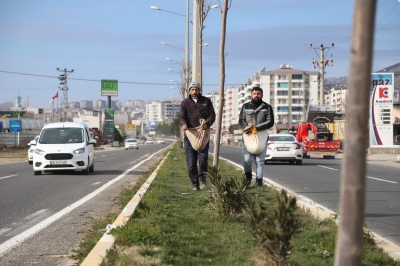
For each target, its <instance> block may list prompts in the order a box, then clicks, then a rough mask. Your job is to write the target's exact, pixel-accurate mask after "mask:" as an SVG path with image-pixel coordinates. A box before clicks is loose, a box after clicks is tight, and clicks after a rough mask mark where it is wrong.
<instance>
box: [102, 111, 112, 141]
mask: <svg viewBox="0 0 400 266" xmlns="http://www.w3.org/2000/svg"><path fill="white" fill-rule="evenodd" d="M104 135H106V136H107V137H108V139H109V141H110V143H112V142H114V109H105V112H104Z"/></svg>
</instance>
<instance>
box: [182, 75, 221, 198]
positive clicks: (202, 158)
mask: <svg viewBox="0 0 400 266" xmlns="http://www.w3.org/2000/svg"><path fill="white" fill-rule="evenodd" d="M188 89H189V97H188V98H186V99H185V100H183V101H182V102H181V111H180V114H179V124H180V125H181V127H182V129H183V130H185V137H184V139H183V141H184V146H185V154H186V164H187V169H188V174H189V178H190V181H191V182H192V190H199V189H200V188H204V187H205V186H206V178H205V175H204V173H205V172H207V168H208V147H209V141H207V144H206V145H205V148H204V149H202V150H201V151H197V150H195V149H194V148H193V147H192V144H191V143H190V141H189V139H188V137H187V134H186V131H187V130H188V129H192V128H198V129H199V130H207V129H209V128H210V127H211V125H212V124H213V123H214V121H215V112H214V107H213V105H212V102H211V100H210V99H209V98H207V97H204V96H202V95H201V93H200V90H201V86H200V83H199V82H197V81H192V82H191V83H190V85H189V88H188ZM200 120H204V123H202V124H200ZM197 160H198V161H199V168H200V169H198V168H197Z"/></svg>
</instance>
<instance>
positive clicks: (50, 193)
mask: <svg viewBox="0 0 400 266" xmlns="http://www.w3.org/2000/svg"><path fill="white" fill-rule="evenodd" d="M171 143H172V142H171V141H167V142H166V144H165V145H163V144H153V145H140V147H139V149H138V150H136V149H134V150H125V149H124V148H111V149H107V150H104V151H101V150H99V151H96V152H95V171H94V172H93V173H90V174H89V175H86V176H85V175H81V174H80V173H79V172H54V173H51V172H49V173H44V174H42V175H40V176H34V173H33V169H32V165H29V164H28V163H27V162H17V163H8V164H1V165H0V213H1V215H0V265H27V264H37V265H46V264H47V265H71V264H70V263H71V261H70V260H68V256H69V255H70V254H71V251H72V249H73V248H77V247H78V244H79V243H80V241H81V237H82V235H84V231H85V230H87V229H88V228H85V226H87V225H88V224H91V222H92V221H93V219H96V218H98V217H101V216H102V215H105V214H107V213H110V212H111V211H112V207H113V204H114V199H115V198H116V197H117V196H118V195H119V193H120V192H121V190H122V189H123V188H124V187H126V186H127V185H130V184H132V183H134V182H135V181H137V180H138V179H139V178H140V176H141V175H142V174H143V173H144V172H145V171H146V169H147V167H148V166H149V165H151V162H152V163H153V164H154V163H155V162H156V161H158V160H159V159H161V158H162V154H163V153H159V154H158V156H154V157H152V155H153V154H154V153H156V152H157V151H160V150H161V149H163V148H166V147H167V146H168V145H169V144H171ZM150 157H151V159H149V158H150ZM146 159H148V160H146ZM144 160H146V161H145V162H144V163H143V164H142V165H141V166H140V167H137V168H136V166H138V164H140V163H141V162H142V161H144ZM134 167H135V168H134ZM132 168H134V169H132ZM128 169H132V171H127V170H128Z"/></svg>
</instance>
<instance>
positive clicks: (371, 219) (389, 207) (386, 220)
mask: <svg viewBox="0 0 400 266" xmlns="http://www.w3.org/2000/svg"><path fill="white" fill-rule="evenodd" d="M213 147H214V146H211V147H210V151H211V152H212V151H213ZM220 157H222V158H225V159H228V160H231V161H233V162H235V163H237V164H239V165H242V153H241V148H240V147H236V146H225V145H223V146H221V148H220ZM340 157H341V156H338V157H336V158H335V159H333V160H326V159H323V158H322V157H321V158H310V159H303V165H289V164H288V163H268V164H267V165H265V168H264V177H265V178H268V179H269V180H272V181H274V182H276V183H278V184H280V185H281V186H283V187H285V188H287V189H289V190H291V191H293V192H295V193H296V194H297V195H301V196H304V197H306V198H308V199H311V200H312V201H314V202H316V203H318V204H320V205H322V206H324V207H326V208H328V209H330V210H332V211H334V212H336V213H338V206H339V190H340V171H341V165H342V159H341V158H340ZM253 172H255V167H254V166H253ZM366 178H367V193H366V209H365V223H366V224H367V226H368V228H369V229H370V230H371V231H373V232H375V233H377V234H379V235H380V236H382V237H384V238H385V239H387V240H389V241H391V242H393V243H394V244H396V245H398V246H400V164H398V163H397V164H395V163H393V164H388V163H384V164H383V163H382V164H376V163H368V164H367V175H366Z"/></svg>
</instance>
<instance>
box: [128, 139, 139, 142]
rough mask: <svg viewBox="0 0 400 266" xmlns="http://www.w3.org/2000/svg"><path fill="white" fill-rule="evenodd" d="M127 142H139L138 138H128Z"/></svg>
mask: <svg viewBox="0 0 400 266" xmlns="http://www.w3.org/2000/svg"><path fill="white" fill-rule="evenodd" d="M127 142H137V141H136V139H128V141H127Z"/></svg>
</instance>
